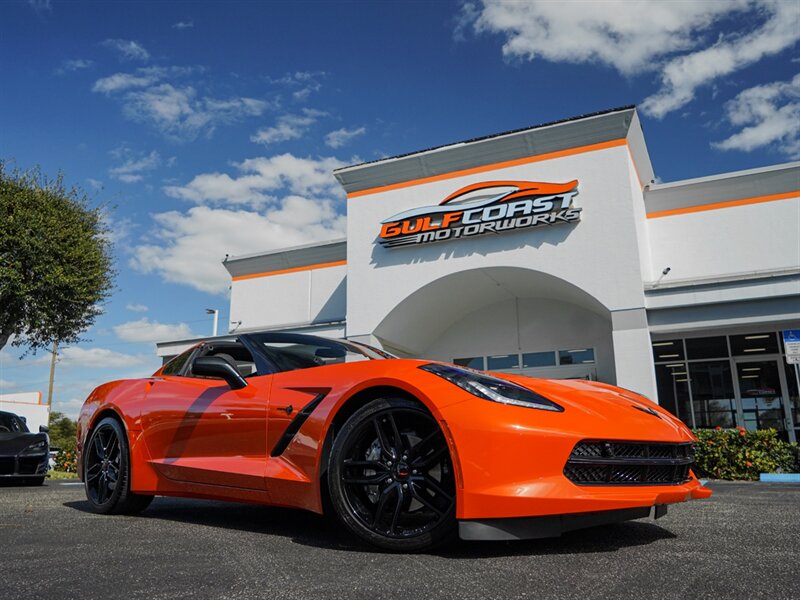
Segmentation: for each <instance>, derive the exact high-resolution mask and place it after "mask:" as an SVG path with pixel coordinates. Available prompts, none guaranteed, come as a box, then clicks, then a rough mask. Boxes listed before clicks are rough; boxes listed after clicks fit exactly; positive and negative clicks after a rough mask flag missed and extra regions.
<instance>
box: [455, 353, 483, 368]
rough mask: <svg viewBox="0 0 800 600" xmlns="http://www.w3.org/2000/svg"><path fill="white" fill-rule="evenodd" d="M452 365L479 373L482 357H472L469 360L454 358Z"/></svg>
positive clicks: (481, 366)
mask: <svg viewBox="0 0 800 600" xmlns="http://www.w3.org/2000/svg"><path fill="white" fill-rule="evenodd" d="M453 364H454V365H458V366H460V367H469V368H470V369H478V370H479V371H483V369H484V367H483V357H482V356H472V357H469V358H454V359H453Z"/></svg>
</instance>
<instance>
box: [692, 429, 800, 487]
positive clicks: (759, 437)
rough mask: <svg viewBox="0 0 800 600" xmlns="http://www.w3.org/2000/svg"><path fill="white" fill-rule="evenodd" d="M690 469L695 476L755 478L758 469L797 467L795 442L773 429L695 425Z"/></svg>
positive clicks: (798, 454)
mask: <svg viewBox="0 0 800 600" xmlns="http://www.w3.org/2000/svg"><path fill="white" fill-rule="evenodd" d="M694 434H695V436H697V442H696V443H695V465H694V467H693V468H694V471H695V473H696V474H697V475H698V476H699V477H711V478H713V479H746V480H751V481H755V480H758V477H759V475H760V474H761V473H781V472H790V473H791V472H796V471H800V464H798V457H800V451H798V446H797V444H789V443H787V442H784V441H783V440H781V439H780V438H778V432H777V431H775V430H774V429H760V430H758V431H747V430H746V429H744V428H743V427H737V428H736V429H720V428H719V427H717V428H716V429H695V430H694Z"/></svg>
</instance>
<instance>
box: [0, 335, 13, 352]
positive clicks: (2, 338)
mask: <svg viewBox="0 0 800 600" xmlns="http://www.w3.org/2000/svg"><path fill="white" fill-rule="evenodd" d="M10 337H11V332H10V331H0V350H2V349H3V348H5V346H6V344H7V343H8V339H9V338H10Z"/></svg>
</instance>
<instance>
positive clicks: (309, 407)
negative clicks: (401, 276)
mask: <svg viewBox="0 0 800 600" xmlns="http://www.w3.org/2000/svg"><path fill="white" fill-rule="evenodd" d="M693 440H694V438H693V436H692V433H691V432H690V431H689V429H687V428H686V426H685V425H683V423H681V422H680V421H679V420H678V419H677V418H675V417H674V416H672V415H671V414H670V413H668V412H667V411H665V410H663V409H662V408H660V407H659V406H658V405H657V404H654V403H653V402H651V401H649V400H648V399H646V398H644V397H643V396H640V395H638V394H635V393H633V392H630V391H627V390H625V389H622V388H617V387H613V386H611V385H606V384H602V383H596V382H590V381H578V380H546V379H532V378H528V377H522V376H515V375H509V374H497V373H487V372H482V371H476V370H472V369H468V368H465V367H459V366H455V365H451V364H446V363H440V362H433V361H426V360H412V359H400V358H396V357H394V356H392V355H390V354H387V353H386V352H383V351H381V350H378V349H376V348H372V347H370V346H367V345H364V344H360V343H356V342H352V341H345V340H332V339H326V338H321V337H315V336H310V335H301V334H289V333H252V334H242V335H236V336H230V337H226V338H215V339H213V340H210V341H207V342H205V343H201V344H199V345H197V346H195V347H193V348H191V349H189V350H187V351H186V352H184V353H183V354H181V355H179V356H177V357H176V358H174V359H173V360H171V361H170V362H168V363H167V364H166V365H164V366H163V367H162V368H161V369H159V370H158V371H156V373H154V374H153V376H152V377H146V378H143V379H130V380H123V381H114V382H111V383H106V384H104V385H101V386H100V387H98V388H97V389H95V390H94V391H93V392H92V393H91V395H90V396H89V398H88V399H87V400H86V402H85V403H84V405H83V408H82V410H81V413H80V417H79V421H78V446H79V451H80V469H79V473H80V475H81V478H82V480H83V482H84V486H85V490H86V495H87V498H88V501H89V504H90V505H91V507H92V509H93V510H94V511H96V512H98V513H106V514H109V513H117V514H131V513H137V512H140V511H142V510H144V509H145V508H146V507H147V506H148V505H149V503H150V502H151V500H152V499H153V497H154V496H156V495H164V496H183V497H192V498H206V499H215V500H232V501H241V502H252V503H260V504H266V505H273V506H286V507H294V508H300V509H305V510H309V511H313V512H316V513H322V512H325V511H332V512H333V513H335V514H336V516H337V517H338V518H339V520H340V521H341V523H342V524H343V525H344V526H345V527H346V528H347V529H349V530H350V531H351V532H352V533H354V534H356V535H357V536H359V537H361V538H362V539H364V540H366V541H367V542H369V543H371V544H373V545H376V546H379V547H381V548H385V549H389V550H394V551H416V550H425V549H429V548H432V547H434V546H436V545H438V544H441V543H444V542H446V541H447V540H449V539H452V538H455V537H456V536H460V537H461V538H462V539H470V540H481V539H482V540H508V539H525V538H536V537H548V536H558V535H560V534H561V533H562V532H565V531H570V530H573V529H579V528H582V527H588V526H592V525H598V524H605V523H612V522H618V521H625V520H629V519H638V518H642V517H647V516H649V515H651V514H653V515H654V516H655V517H656V518H658V517H660V516H662V515H663V514H664V513H665V512H666V506H667V505H668V504H671V503H676V502H683V501H686V500H690V499H696V498H706V497H708V496H710V495H711V491H710V490H708V489H707V488H705V487H703V486H702V485H701V483H700V482H699V481H698V480H697V478H696V477H695V475H694V474H693V472H692V470H691V465H692V460H693V446H692V442H693Z"/></svg>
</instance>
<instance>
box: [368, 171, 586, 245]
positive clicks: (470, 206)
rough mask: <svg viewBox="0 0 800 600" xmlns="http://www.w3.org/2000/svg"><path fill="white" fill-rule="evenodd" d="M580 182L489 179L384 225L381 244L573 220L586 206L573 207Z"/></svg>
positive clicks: (404, 213) (443, 237)
mask: <svg viewBox="0 0 800 600" xmlns="http://www.w3.org/2000/svg"><path fill="white" fill-rule="evenodd" d="M577 195H578V181H577V180H572V181H568V182H567V183H543V182H534V181H485V182H482V183H475V184H472V185H468V186H466V187H463V188H461V189H459V190H456V191H455V192H453V193H452V194H450V195H449V196H448V197H447V198H445V199H444V200H442V202H441V203H439V204H438V205H434V206H424V207H421V208H414V209H411V210H407V211H404V212H401V213H399V214H396V215H394V216H392V217H389V218H388V219H385V220H384V221H383V222H382V223H381V232H380V236H379V239H378V242H379V243H380V244H381V245H382V246H384V247H385V248H396V247H399V246H410V245H416V244H425V243H429V242H439V241H443V240H450V239H457V238H462V237H472V236H475V235H482V234H485V233H502V232H504V231H510V230H515V229H524V228H527V227H536V226H538V225H556V224H558V223H571V222H573V221H578V220H579V219H580V213H581V209H580V208H576V207H574V206H572V200H573V198H574V197H575V196H577Z"/></svg>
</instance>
